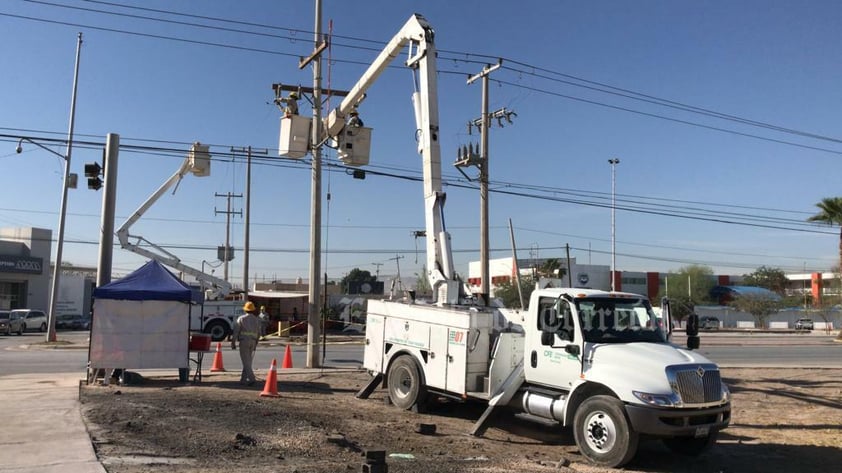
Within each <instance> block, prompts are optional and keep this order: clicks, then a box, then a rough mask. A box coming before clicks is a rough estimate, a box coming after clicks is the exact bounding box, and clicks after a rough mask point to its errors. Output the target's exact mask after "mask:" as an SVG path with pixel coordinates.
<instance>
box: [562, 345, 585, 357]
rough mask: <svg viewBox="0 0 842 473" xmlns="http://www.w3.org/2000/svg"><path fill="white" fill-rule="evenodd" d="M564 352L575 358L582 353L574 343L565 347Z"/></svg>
mask: <svg viewBox="0 0 842 473" xmlns="http://www.w3.org/2000/svg"><path fill="white" fill-rule="evenodd" d="M564 351H566V352H567V353H569V354H571V355H573V356H579V353H581V351H580V350H579V345H576V344H573V343H571V344H569V345H565V346H564Z"/></svg>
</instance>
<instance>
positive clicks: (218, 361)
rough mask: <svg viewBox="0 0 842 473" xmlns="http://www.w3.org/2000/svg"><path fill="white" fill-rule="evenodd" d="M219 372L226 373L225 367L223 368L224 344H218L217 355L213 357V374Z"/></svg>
mask: <svg viewBox="0 0 842 473" xmlns="http://www.w3.org/2000/svg"><path fill="white" fill-rule="evenodd" d="M217 371H225V367H224V366H222V343H220V342H217V343H216V353H214V355H213V366H211V372H212V373H215V372H217Z"/></svg>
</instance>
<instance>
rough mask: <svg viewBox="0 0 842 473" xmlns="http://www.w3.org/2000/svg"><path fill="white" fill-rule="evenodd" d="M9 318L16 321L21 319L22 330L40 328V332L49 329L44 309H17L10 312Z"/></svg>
mask: <svg viewBox="0 0 842 473" xmlns="http://www.w3.org/2000/svg"><path fill="white" fill-rule="evenodd" d="M9 318H10V319H11V320H12V321H14V320H15V319H19V320H20V323H21V328H20V331H21V332H25V331H27V330H38V331H39V332H46V331H47V314H45V313H44V311H42V310H32V309H15V310H13V311H11V312H10V314H9Z"/></svg>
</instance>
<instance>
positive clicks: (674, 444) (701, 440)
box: [664, 432, 719, 457]
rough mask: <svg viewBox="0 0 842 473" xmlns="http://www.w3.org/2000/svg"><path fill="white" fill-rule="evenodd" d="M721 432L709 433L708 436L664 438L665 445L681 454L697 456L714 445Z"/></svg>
mask: <svg viewBox="0 0 842 473" xmlns="http://www.w3.org/2000/svg"><path fill="white" fill-rule="evenodd" d="M718 435H719V432H714V433H712V434H708V435H707V436H706V437H698V438H696V437H672V438H666V439H664V445H666V446H667V448H668V449H670V451H672V452H675V453H678V454H679V455H687V456H690V457H695V456H698V455H701V454H702V452H704V451H705V450H707V449H708V448H710V447H711V446H713V444H715V443H716V437H717V436H718Z"/></svg>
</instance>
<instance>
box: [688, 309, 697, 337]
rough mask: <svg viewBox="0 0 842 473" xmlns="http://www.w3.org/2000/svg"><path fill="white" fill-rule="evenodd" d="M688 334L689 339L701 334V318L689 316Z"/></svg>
mask: <svg viewBox="0 0 842 473" xmlns="http://www.w3.org/2000/svg"><path fill="white" fill-rule="evenodd" d="M686 332H687V337H688V338H689V337H695V336H696V335H698V334H699V316H698V315H697V314H690V315H688V316H687V325H686Z"/></svg>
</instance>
